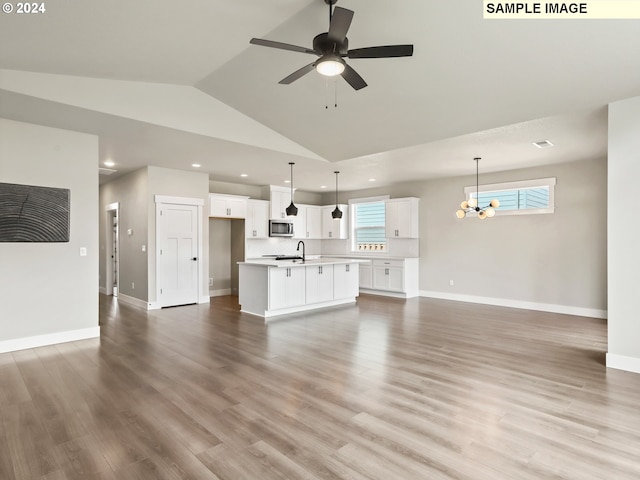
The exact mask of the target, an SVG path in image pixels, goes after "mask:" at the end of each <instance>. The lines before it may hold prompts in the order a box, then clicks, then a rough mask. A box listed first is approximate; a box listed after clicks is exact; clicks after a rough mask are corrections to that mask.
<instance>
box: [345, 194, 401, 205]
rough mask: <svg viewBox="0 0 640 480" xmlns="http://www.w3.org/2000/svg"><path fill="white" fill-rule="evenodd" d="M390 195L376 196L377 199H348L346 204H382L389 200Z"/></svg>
mask: <svg viewBox="0 0 640 480" xmlns="http://www.w3.org/2000/svg"><path fill="white" fill-rule="evenodd" d="M390 198H391V195H378V196H377V197H363V198H350V199H349V201H348V202H347V203H348V204H349V205H355V204H356V203H371V202H384V201H385V200H389V199H390Z"/></svg>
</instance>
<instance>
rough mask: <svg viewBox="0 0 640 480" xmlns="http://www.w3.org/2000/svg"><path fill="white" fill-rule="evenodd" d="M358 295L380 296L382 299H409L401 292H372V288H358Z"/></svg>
mask: <svg viewBox="0 0 640 480" xmlns="http://www.w3.org/2000/svg"><path fill="white" fill-rule="evenodd" d="M360 293H366V294H369V295H380V296H383V297H394V298H410V297H409V296H407V294H406V293H403V292H391V291H389V290H374V289H372V288H362V287H360Z"/></svg>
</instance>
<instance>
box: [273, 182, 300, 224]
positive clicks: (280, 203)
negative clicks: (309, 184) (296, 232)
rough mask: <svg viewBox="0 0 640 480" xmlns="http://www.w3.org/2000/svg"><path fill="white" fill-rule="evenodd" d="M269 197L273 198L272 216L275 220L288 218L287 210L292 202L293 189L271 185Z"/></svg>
mask: <svg viewBox="0 0 640 480" xmlns="http://www.w3.org/2000/svg"><path fill="white" fill-rule="evenodd" d="M294 191H295V190H294ZM294 197H295V196H294ZM269 198H270V199H271V214H270V218H272V219H274V220H278V219H283V218H287V212H286V210H287V207H288V206H289V204H290V203H291V189H290V188H287V187H278V186H275V185H271V187H270V192H269ZM297 206H298V205H296V207H297ZM292 218H293V217H289V219H290V220H291V219H292Z"/></svg>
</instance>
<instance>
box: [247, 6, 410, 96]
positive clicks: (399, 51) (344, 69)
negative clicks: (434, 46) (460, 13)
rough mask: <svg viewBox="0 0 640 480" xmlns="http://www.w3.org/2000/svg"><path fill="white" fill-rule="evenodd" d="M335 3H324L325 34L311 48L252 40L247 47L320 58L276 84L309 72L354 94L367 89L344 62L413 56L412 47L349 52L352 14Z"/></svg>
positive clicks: (319, 35) (387, 46) (316, 39)
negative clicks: (326, 14)
mask: <svg viewBox="0 0 640 480" xmlns="http://www.w3.org/2000/svg"><path fill="white" fill-rule="evenodd" d="M337 1H338V0H324V2H325V3H326V4H327V5H329V31H328V32H326V33H320V34H318V35H316V36H315V37H314V39H313V48H305V47H299V46H297V45H291V44H288V43H282V42H274V41H272V40H265V39H263V38H252V39H251V41H250V42H249V43H252V44H253V45H262V46H263V47H271V48H279V49H281V50H290V51H292V52H300V53H308V54H311V55H316V56H318V57H320V58H318V60H316V61H315V62H311V63H310V64H309V65H305V66H304V67H302V68H301V69H299V70H296V71H295V72H293V73H292V74H291V75H289V76H287V77H285V78H283V79H282V80H280V82H278V83H281V84H283V85H289V84H290V83H293V82H295V81H296V80H298V79H299V78H301V77H302V76H304V75H306V74H307V73H309V72H310V71H311V70H314V69H315V70H317V71H318V73H320V74H322V75H326V76H335V75H341V76H342V78H344V79H345V80H346V81H347V83H348V84H349V85H351V86H352V87H353V88H354V90H360V89H361V88H364V87H366V86H367V82H365V81H364V79H363V78H362V77H361V76H360V75H359V74H358V72H356V71H355V70H354V69H353V68H352V67H351V66H349V65H348V64H347V63H346V62H345V61H344V58H345V57H346V58H391V57H410V56H412V55H413V45H385V46H380V47H365V48H356V49H353V50H349V39H348V38H347V31H348V30H349V27H350V26H351V20H352V19H353V11H351V10H347V9H346V8H340V7H334V8H332V6H333V5H334V4H335V3H336V2H337Z"/></svg>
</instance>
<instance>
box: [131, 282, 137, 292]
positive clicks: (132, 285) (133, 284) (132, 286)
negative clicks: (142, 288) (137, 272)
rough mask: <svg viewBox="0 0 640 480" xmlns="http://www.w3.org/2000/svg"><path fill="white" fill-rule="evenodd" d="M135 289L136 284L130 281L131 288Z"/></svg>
mask: <svg viewBox="0 0 640 480" xmlns="http://www.w3.org/2000/svg"><path fill="white" fill-rule="evenodd" d="M135 289H136V284H135V283H134V282H131V290H135Z"/></svg>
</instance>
